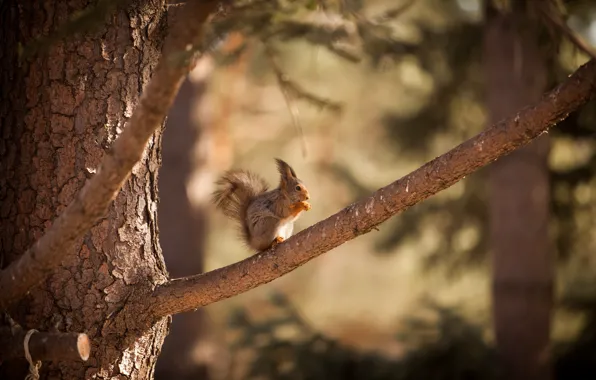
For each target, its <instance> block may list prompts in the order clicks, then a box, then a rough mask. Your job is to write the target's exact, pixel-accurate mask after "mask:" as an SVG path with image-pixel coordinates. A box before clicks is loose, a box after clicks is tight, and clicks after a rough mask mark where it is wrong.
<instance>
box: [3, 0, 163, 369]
mask: <svg viewBox="0 0 596 380" xmlns="http://www.w3.org/2000/svg"><path fill="white" fill-rule="evenodd" d="M8 3H9V4H10V3H16V2H8ZM9 4H7V2H2V3H1V7H2V8H3V9H2V11H1V12H0V13H1V14H2V18H3V21H6V22H2V23H0V31H1V32H0V33H1V36H2V39H3V44H5V42H6V41H8V43H6V45H5V47H4V48H3V55H2V56H3V58H2V68H1V70H0V72H1V75H2V76H1V80H2V83H1V84H0V87H1V88H2V96H3V99H2V109H1V110H0V111H1V115H0V116H1V117H2V123H1V124H2V125H1V127H2V133H1V134H0V136H2V137H1V138H0V162H1V173H0V174H1V178H0V181H1V182H0V200H1V207H0V210H2V211H1V213H0V231H1V232H0V247H1V250H2V251H1V254H2V258H3V260H4V261H3V266H6V265H7V264H8V262H10V261H12V260H14V259H15V258H16V257H18V255H19V254H21V253H22V252H24V251H25V250H26V249H27V248H28V247H29V246H30V245H31V244H33V243H34V242H35V241H36V240H37V239H38V238H39V237H40V235H41V234H42V233H43V232H44V230H45V229H46V228H47V227H48V226H49V225H50V224H51V223H52V220H53V219H54V218H55V217H56V216H57V215H58V214H59V213H60V212H61V211H62V210H63V209H64V208H65V207H66V206H67V205H68V203H69V202H70V201H71V200H72V199H73V197H74V196H75V195H76V194H77V192H78V190H80V189H81V187H82V186H83V184H84V183H85V180H86V179H87V178H88V177H89V176H91V175H93V173H94V171H95V170H96V168H97V167H98V164H99V162H100V160H101V158H102V156H103V154H104V152H105V151H106V150H107V149H109V147H110V145H111V144H112V142H113V141H114V139H115V138H116V137H117V135H118V134H119V133H120V132H121V131H122V129H124V128H126V126H125V124H126V121H127V118H128V117H130V115H131V112H132V110H133V108H134V107H135V105H136V103H137V100H138V98H139V95H140V93H141V90H142V88H143V87H144V86H145V85H146V83H147V81H148V79H149V78H150V76H151V73H152V70H153V68H154V67H155V65H156V64H157V61H158V58H159V53H160V49H161V44H162V40H163V37H164V25H165V24H164V22H163V20H164V16H165V6H164V2H163V1H153V2H132V3H131V4H132V5H130V6H129V7H128V8H127V9H126V10H118V11H117V12H116V14H114V15H112V16H110V17H107V18H106V20H105V25H104V26H103V27H102V28H101V30H100V31H99V32H98V33H95V34H93V35H86V36H85V37H79V38H72V37H70V38H68V39H67V40H66V42H60V43H58V44H56V46H54V47H52V48H51V49H50V50H49V52H48V53H47V54H45V55H40V56H37V57H35V58H34V59H33V60H32V61H30V62H23V63H21V66H20V67H18V66H17V45H16V42H17V41H18V42H19V43H20V44H22V45H25V46H26V45H27V43H28V42H30V41H32V40H33V39H34V38H36V37H38V36H40V35H47V34H48V33H50V32H51V31H53V30H55V28H56V27H57V26H59V25H61V24H62V23H63V22H65V21H66V20H67V18H68V16H69V15H72V14H73V13H74V12H76V11H79V10H81V9H83V8H84V7H85V6H87V5H88V4H89V2H87V1H77V0H75V1H69V2H63V1H57V0H44V1H33V0H27V1H19V2H18V10H17V7H16V5H9ZM7 8H8V9H7ZM15 110H18V111H15ZM160 139H161V132H157V133H156V134H155V135H154V137H153V139H152V141H151V142H150V143H149V146H148V148H147V150H146V152H145V155H144V157H143V159H142V160H141V162H139V163H138V164H137V165H136V166H135V169H134V170H133V173H132V176H131V178H130V179H129V180H128V181H127V182H126V184H125V185H124V187H123V189H122V191H121V192H120V193H119V195H118V197H117V198H116V199H115V201H114V202H113V204H112V205H111V207H110V209H109V212H108V214H107V216H106V217H105V219H103V220H102V221H101V222H100V223H98V224H97V225H96V226H95V227H94V228H93V229H92V230H91V232H90V233H89V234H88V235H87V236H86V238H85V240H84V242H82V245H80V246H77V247H73V250H76V251H78V255H74V256H73V258H72V259H71V260H67V261H65V262H63V263H62V265H61V266H60V267H59V268H58V269H57V270H56V271H55V273H53V274H52V275H51V276H50V277H49V278H48V279H47V280H46V281H45V284H44V285H43V286H41V287H39V288H36V289H35V290H34V291H33V292H31V293H30V294H29V295H28V297H27V298H26V299H23V300H22V301H21V302H19V303H18V304H17V305H16V306H15V307H13V308H12V309H11V310H10V313H11V316H12V317H13V318H14V319H15V320H16V321H17V322H18V323H20V324H21V325H22V326H23V327H24V328H25V329H30V328H35V329H37V330H40V331H56V330H57V331H73V332H85V333H87V334H88V335H89V337H90V338H91V339H92V341H93V349H92V352H91V357H90V359H89V360H88V361H87V362H85V363H81V362H58V363H43V367H42V372H43V373H44V376H43V377H46V378H50V377H51V378H61V379H70V378H72V379H83V378H91V377H96V378H116V377H117V378H120V379H147V378H150V377H151V376H152V373H153V371H154V366H155V362H156V359H157V354H158V352H159V350H160V347H161V344H162V342H163V339H164V337H165V335H166V334H167V329H168V326H167V325H168V323H167V319H163V320H161V321H160V322H158V323H156V324H155V325H154V326H152V328H151V329H149V330H144V331H143V332H142V333H141V334H140V336H137V337H136V339H135V340H134V343H133V344H128V343H125V338H127V337H129V334H131V333H132V331H135V327H136V326H135V323H136V320H135V319H134V318H127V319H125V320H126V323H123V324H121V325H119V326H110V321H113V320H114V317H115V316H117V315H118V313H119V311H120V310H121V309H122V307H123V305H124V302H125V301H126V300H127V299H128V298H129V297H134V292H133V287H134V286H135V285H140V284H146V285H155V284H159V283H163V282H165V280H166V277H167V274H166V270H165V265H164V263H163V259H162V256H161V249H160V247H159V243H158V240H157V234H158V231H157V218H156V213H157V169H158V167H159V165H160V143H161V142H160ZM108 331H109V332H110V333H109V334H108ZM7 376H8V375H4V376H3V375H0V377H1V378H9V377H7ZM22 376H23V374H19V378H22Z"/></svg>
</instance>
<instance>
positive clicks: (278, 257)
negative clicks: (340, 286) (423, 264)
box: [130, 61, 596, 323]
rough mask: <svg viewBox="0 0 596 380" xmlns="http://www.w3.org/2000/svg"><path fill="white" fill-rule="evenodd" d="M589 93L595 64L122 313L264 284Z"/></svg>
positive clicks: (537, 130) (163, 309) (189, 303)
mask: <svg viewBox="0 0 596 380" xmlns="http://www.w3.org/2000/svg"><path fill="white" fill-rule="evenodd" d="M595 90H596V61H590V62H588V63H587V64H585V65H584V66H582V67H580V68H579V69H578V70H577V71H576V72H575V73H574V74H573V75H571V76H570V77H569V78H568V79H567V80H566V81H565V82H564V83H562V84H561V85H559V86H558V87H557V88H555V89H554V90H552V91H551V92H549V93H548V94H545V96H544V97H543V98H542V100H541V101H539V102H538V103H536V104H534V105H532V106H528V107H526V108H524V109H522V110H521V111H519V112H518V113H517V114H515V115H511V116H510V117H509V118H507V119H504V120H502V121H500V122H498V123H496V124H495V125H493V126H491V127H490V128H488V129H487V130H485V131H484V132H482V133H480V134H478V135H477V136H475V137H473V138H471V139H469V140H468V141H466V142H464V143H462V144H460V145H459V146H457V147H455V148H453V149H452V150H450V151H449V152H447V153H445V154H443V155H442V156H440V157H437V158H435V159H434V160H432V161H430V162H428V163H427V164H425V165H424V166H422V167H421V168H419V169H417V170H415V171H414V172H412V173H410V174H408V175H407V176H405V177H403V178H401V179H399V180H397V181H395V182H393V183H392V184H389V185H388V186H386V187H384V188H382V189H379V190H377V191H376V192H375V193H373V194H372V195H371V196H370V197H367V198H365V199H363V200H361V201H359V202H356V203H354V204H352V205H350V206H348V207H346V208H345V209H343V210H341V211H340V212H338V213H337V214H335V215H332V216H330V217H329V218H327V219H325V220H323V221H321V222H319V223H317V224H315V225H314V226H311V227H309V228H308V229H306V230H303V231H301V232H300V233H298V234H296V235H294V236H293V237H291V238H290V239H288V240H287V241H285V242H284V243H281V244H279V245H278V246H276V248H274V249H270V250H267V251H265V252H263V253H260V254H257V255H255V256H252V257H250V258H248V259H245V260H243V261H240V262H238V263H235V264H232V265H229V266H227V267H224V268H220V269H217V270H214V271H211V272H207V273H205V274H203V275H197V276H191V277H187V278H180V279H175V280H171V281H169V282H168V283H166V284H164V285H161V286H159V287H157V289H155V291H154V292H153V296H152V297H151V298H147V299H144V300H142V301H141V302H139V303H138V304H137V305H130V306H131V307H133V308H134V309H135V310H138V311H137V313H138V314H140V315H144V316H146V317H147V322H148V323H150V322H151V321H152V320H156V319H159V318H161V317H163V316H166V315H170V314H176V313H180V312H185V311H190V310H194V309H196V308H199V307H201V306H205V305H208V304H210V303H213V302H217V301H220V300H222V299H225V298H228V297H232V296H234V295H236V294H240V293H243V292H246V291H248V290H250V289H252V288H254V287H256V286H258V285H261V284H264V283H267V282H270V281H272V280H274V279H276V278H278V277H280V276H282V275H283V274H285V273H288V272H290V271H292V270H294V269H296V268H297V267H299V266H300V265H303V264H304V263H306V262H308V261H310V260H312V259H314V258H316V257H317V256H319V255H321V254H323V253H325V252H327V251H330V250H331V249H333V248H335V247H337V246H339V245H341V244H343V243H345V242H347V241H349V240H351V239H354V238H356V237H357V236H359V235H362V234H365V233H368V232H370V231H371V230H373V229H375V227H376V226H377V225H379V224H380V223H383V222H384V221H385V220H387V219H389V218H390V217H392V216H394V215H396V214H397V213H399V212H401V211H404V210H406V209H407V208H409V207H411V206H413V205H415V204H416V203H419V202H421V201H423V200H425V199H427V198H428V197H430V196H432V195H433V194H436V193H437V192H439V191H441V190H444V189H446V188H448V187H449V186H451V185H453V184H454V183H456V182H458V181H460V180H461V179H463V178H464V177H465V176H466V175H469V174H471V173H473V172H474V171H475V170H477V169H479V168H481V167H483V166H486V165H488V164H489V163H491V162H493V161H495V160H496V159H498V158H500V157H501V156H505V155H507V154H509V153H511V152H512V151H514V150H515V149H517V148H520V147H522V146H524V145H526V144H528V143H530V142H531V141H532V140H534V139H535V138H537V137H538V136H540V135H542V134H543V133H544V132H546V131H547V130H548V128H550V127H552V126H553V125H556V124H557V123H558V122H560V121H561V120H563V119H564V118H565V117H566V116H567V115H568V114H569V113H570V112H573V111H575V110H577V109H578V108H579V107H580V106H582V105H583V104H585V103H586V102H587V101H588V100H589V99H590V98H591V97H592V96H593V95H594V93H595Z"/></svg>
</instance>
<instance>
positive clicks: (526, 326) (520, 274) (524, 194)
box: [485, 7, 553, 380]
mask: <svg viewBox="0 0 596 380" xmlns="http://www.w3.org/2000/svg"><path fill="white" fill-rule="evenodd" d="M532 26H533V24H532V21H531V20H528V19H527V17H526V16H525V15H524V10H523V9H519V8H516V9H515V10H514V11H513V13H511V14H507V15H505V14H501V13H498V11H497V10H495V9H492V8H490V7H489V8H488V12H487V31H486V40H485V44H486V55H485V58H486V69H487V78H488V89H487V92H488V110H489V115H490V117H489V124H493V123H496V122H498V121H500V120H501V119H503V118H505V117H507V116H509V115H511V114H513V113H514V112H515V111H516V110H518V109H520V108H522V107H523V106H525V105H528V104H531V103H533V102H535V101H536V100H538V99H539V98H540V96H541V94H542V93H543V91H544V90H545V86H546V65H545V60H544V58H543V56H542V55H541V52H540V50H539V46H538V45H537V44H538V39H537V35H536V32H535V31H534V30H532ZM548 151H549V141H548V136H547V135H544V136H542V137H539V138H537V139H536V140H535V141H534V142H533V143H532V144H530V145H529V146H527V147H524V148H522V149H519V150H517V151H516V152H514V153H512V154H511V155H509V156H507V157H504V158H502V159H501V160H499V161H498V162H496V163H495V164H494V165H492V167H491V176H490V193H491V197H490V214H491V235H492V236H491V237H492V248H493V302H494V305H493V307H494V324H495V325H494V326H495V334H496V341H497V346H498V351H499V354H500V358H501V360H502V362H501V363H502V368H503V370H504V372H503V378H506V379H515V380H522V379H523V380H532V379H536V380H538V379H541V380H544V379H549V378H550V373H551V372H550V363H549V357H548V347H549V333H550V323H551V308H552V306H553V303H552V294H553V289H552V287H553V278H552V259H551V254H552V251H551V243H550V241H549V236H548V219H549V180H548V167H547V156H548Z"/></svg>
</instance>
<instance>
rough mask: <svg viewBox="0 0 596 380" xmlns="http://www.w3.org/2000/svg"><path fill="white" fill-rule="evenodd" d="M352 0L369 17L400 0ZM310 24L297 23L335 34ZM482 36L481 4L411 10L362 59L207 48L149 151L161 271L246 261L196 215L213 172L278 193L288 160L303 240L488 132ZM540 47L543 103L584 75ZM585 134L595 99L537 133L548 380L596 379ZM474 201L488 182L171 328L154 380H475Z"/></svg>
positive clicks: (221, 228)
mask: <svg viewBox="0 0 596 380" xmlns="http://www.w3.org/2000/svg"><path fill="white" fill-rule="evenodd" d="M349 3H350V4H351V3H354V4H356V3H357V4H356V5H353V6H355V7H356V6H357V7H358V9H359V12H360V14H361V15H363V16H364V17H368V18H371V19H374V18H375V17H378V16H379V15H382V14H383V13H384V12H386V11H387V10H389V9H394V8H395V6H396V4H398V3H399V2H396V1H389V0H361V1H354V2H349ZM408 3H409V1H408ZM400 4H401V3H400ZM403 4H406V2H403ZM566 6H567V11H568V12H569V17H568V20H567V21H568V25H569V26H570V27H571V28H572V29H573V30H574V31H575V32H577V33H578V34H579V35H580V36H582V37H583V38H584V39H585V41H587V42H588V43H591V44H596V4H595V3H594V2H591V1H571V2H567V3H566ZM314 9H315V10H314V11H312V12H310V13H308V14H305V16H304V17H305V18H307V17H310V18H314V20H315V21H314V22H318V21H317V20H322V21H320V22H321V23H324V24H326V25H327V24H333V23H336V22H337V23H340V22H341V20H336V19H334V18H333V17H334V16H333V15H334V14H336V12H335V13H334V12H329V14H327V13H326V12H325V10H324V9H321V8H317V7H315V8H314ZM317 9H318V10H317ZM404 9H405V8H404ZM484 27H485V20H484V10H483V4H482V2H481V1H479V0H416V1H413V2H412V4H411V5H409V6H408V7H407V9H405V10H404V11H403V12H401V13H400V14H399V15H397V16H396V17H394V18H389V19H387V20H386V21H384V22H383V27H379V28H377V29H374V30H373V32H374V33H377V37H378V38H373V37H371V38H370V39H368V40H367V39H363V41H362V42H361V43H362V45H361V50H362V51H364V52H365V53H366V54H362V56H363V57H364V58H362V59H359V60H355V59H346V58H345V57H341V56H338V55H337V54H335V53H333V52H330V51H329V49H326V48H325V47H322V46H320V45H318V44H315V43H312V41H309V40H308V38H293V39H288V40H287V41H284V42H283V43H280V42H278V43H277V44H275V51H274V53H272V52H271V50H270V48H269V47H268V46H266V45H265V44H263V43H261V42H260V41H258V40H256V39H254V38H251V37H247V35H246V34H244V33H239V32H231V33H229V34H227V35H226V36H225V38H222V39H221V40H219V41H217V44H216V45H217V47H216V48H214V52H217V54H215V53H214V54H211V55H209V56H208V57H205V58H202V59H201V60H200V61H199V62H198V64H197V67H196V69H195V70H194V71H193V72H192V74H191V75H190V77H189V79H188V80H187V81H186V82H185V83H184V85H183V87H182V89H181V91H180V94H179V96H178V99H177V100H176V103H175V105H174V107H173V108H172V110H171V113H170V115H169V117H168V121H167V125H166V130H165V133H164V136H163V167H162V169H161V171H160V199H161V203H160V209H159V217H160V220H159V223H160V236H161V244H162V248H163V252H164V255H165V260H166V264H167V266H168V269H169V271H170V273H171V275H172V276H175V277H179V276H186V275H191V274H195V273H198V272H202V271H208V270H212V269H215V268H219V267H222V266H225V265H228V264H231V263H234V262H236V261H238V260H241V259H243V258H245V257H247V255H248V254H249V252H248V251H247V250H246V249H245V248H244V247H243V245H242V243H241V242H240V241H239V240H238V239H237V235H236V230H235V225H234V224H233V222H232V221H230V220H228V219H226V218H225V217H224V216H223V215H221V214H220V213H218V212H216V211H215V210H214V208H213V206H212V205H211V204H210V202H209V197H210V193H211V192H212V191H213V189H214V182H215V180H216V179H217V177H218V176H219V175H220V174H222V173H223V172H224V171H225V170H228V169H230V168H244V169H249V170H253V171H254V172H256V173H258V174H260V175H261V176H263V177H264V178H266V179H267V181H268V182H269V183H271V184H272V185H273V184H276V183H277V181H278V176H277V173H276V169H275V165H274V161H273V158H274V157H280V158H283V159H284V160H286V161H287V162H289V163H290V164H291V165H292V166H293V167H294V169H295V170H296V172H297V174H298V176H299V177H300V178H301V179H302V180H303V181H304V182H305V183H306V184H307V186H308V188H309V190H310V193H311V196H312V206H313V207H312V210H311V211H309V212H307V213H305V214H303V216H302V217H301V218H300V219H299V220H298V222H297V224H296V228H295V230H297V231H299V230H302V229H304V228H306V227H308V226H310V225H312V224H314V223H316V222H317V221H319V220H322V219H324V218H326V217H328V216H330V215H332V214H334V213H335V212H337V211H339V210H341V209H342V208H344V207H346V206H348V205H349V204H351V203H352V202H354V201H356V200H358V199H360V198H362V197H365V196H367V195H369V194H370V193H371V192H373V191H374V190H376V189H378V188H379V187H382V186H384V185H386V184H388V183H390V182H392V181H394V180H396V179H398V178H400V177H401V176H403V175H405V174H407V173H409V172H411V171H412V170H414V169H416V168H418V167H419V166H421V165H422V164H424V163H425V162H427V161H428V160H430V159H432V158H434V157H436V156H438V155H440V154H442V153H444V152H446V151H447V150H449V149H451V148H452V147H454V146H455V145H457V144H459V143H460V142H462V141H464V140H465V139H467V138H469V137H471V136H473V135H475V134H476V133H478V132H480V131H481V130H482V129H483V128H486V127H487V120H488V116H487V112H486V78H485V76H486V74H485V68H484V61H483V33H484ZM379 36H381V37H379ZM379 41H384V43H381V42H379ZM555 41H556V46H555V47H547V48H548V49H550V50H549V51H550V52H551V60H552V62H550V63H549V70H548V83H549V84H550V87H552V85H554V84H556V83H559V82H560V81H562V80H564V78H565V77H566V76H567V75H568V74H570V73H571V72H573V71H574V70H575V69H576V68H577V67H578V66H579V65H581V64H583V63H584V62H586V61H587V56H586V55H584V54H583V53H581V52H579V51H578V50H577V49H576V48H574V47H573V46H572V44H571V43H570V42H569V41H568V40H566V39H564V38H562V39H560V40H555ZM282 73H283V75H280V74H282ZM280 78H281V81H282V82H283V80H284V79H287V80H288V81H291V83H293V84H294V85H296V84H298V85H299V87H300V88H301V89H303V90H304V91H305V92H308V93H311V94H316V96H317V97H318V98H320V99H319V100H324V102H325V103H328V104H327V106H321V105H319V106H317V104H315V103H316V102H315V101H312V100H309V99H305V98H303V97H300V96H297V95H296V93H292V92H288V91H287V89H286V90H284V86H283V83H281V82H280ZM280 84H281V85H280ZM595 123H596V103H595V102H594V101H592V102H591V103H589V104H588V105H587V106H585V107H583V108H582V110H581V111H580V112H577V113H574V114H572V115H570V117H569V119H567V120H566V121H564V122H563V123H561V125H559V126H558V127H557V128H554V129H553V130H552V131H551V132H550V134H549V136H550V143H551V150H550V153H549V176H550V180H551V188H550V193H551V216H550V222H549V223H550V227H551V228H550V236H551V239H552V242H553V246H554V248H555V255H556V269H555V278H556V300H555V308H554V321H553V327H552V333H551V339H552V342H553V354H552V355H553V356H552V360H553V363H554V365H555V371H556V373H557V374H558V376H557V377H558V378H579V377H574V373H576V372H574V371H580V372H577V373H582V372H581V371H592V372H591V373H592V374H594V373H595V372H594V371H596V370H595V368H596V356H595V354H594V352H596V351H594V349H595V348H596V340H595V339H596V335H594V332H593V330H594V329H593V318H592V313H593V311H594V310H596V308H595V306H596V282H595V280H594V278H595V276H594V275H595V273H596V255H595V252H596V232H594V228H593V226H594V225H596V206H595V204H596V203H595V202H594V199H595V198H596V176H595V174H596V165H595V164H596V140H595V138H596V134H595V131H596V127H595V125H596V124H595ZM489 201H490V199H489V197H488V196H487V169H483V170H480V171H479V172H477V173H475V174H474V175H472V176H469V177H468V178H466V179H465V180H463V181H461V182H459V183H457V184H456V185H455V186H453V187H451V188H449V189H448V190H446V191H444V192H441V193H439V194H437V195H436V196H434V197H432V198H431V199H429V200H427V201H425V202H423V203H421V204H419V205H417V206H415V207H412V208H411V209H409V210H408V211H406V212H404V213H403V214H400V215H398V216H396V217H394V218H392V219H391V220H389V221H388V222H386V223H385V224H382V225H381V226H380V227H379V231H372V232H371V233H369V234H366V235H363V236H361V237H359V238H357V239H355V240H353V241H350V242H348V243H346V244H344V245H342V246H340V247H338V248H336V249H334V250H333V251H331V252H328V253H326V254H324V255H322V256H321V257H319V258H317V259H315V260H313V261H311V262H309V263H308V264H306V265H304V266H303V267H300V268H298V269H297V270H295V271H294V272H292V273H290V274H288V275H286V276H284V277H282V278H280V279H278V280H276V281H273V282H272V283H270V284H267V285H265V286H261V287H259V288H257V289H255V290H252V291H250V292H247V293H246V294H242V295H239V296H237V297H234V298H232V299H229V300H225V301H222V302H219V303H217V304H214V305H210V306H208V307H206V308H203V309H201V310H198V311H196V312H194V313H187V314H184V315H180V316H176V317H174V320H173V325H172V332H171V334H170V336H169V337H168V339H167V340H166V344H165V346H164V349H163V355H162V356H161V357H160V359H159V362H158V368H157V374H156V376H157V378H158V379H160V378H161V379H165V378H170V377H171V376H174V375H175V376H176V377H177V378H185V377H184V376H189V377H188V378H195V379H203V378H204V379H245V378H262V379H278V378H280V379H281V378H288V379H290V378H291V379H340V378H341V379H344V378H350V379H410V378H411V379H414V378H415V379H422V378H425V379H427V378H432V379H463V378H466V379H475V378H478V379H480V378H483V379H484V378H490V377H491V376H493V375H494V373H495V368H494V363H495V360H494V349H493V344H494V337H493V332H492V321H491V299H490V268H489V265H490V254H491V246H490V243H489V238H488V236H489V231H488V228H489V226H488V209H489V205H488V202H489ZM520 323H522V322H520ZM523 323H527V321H526V322H523ZM528 328H531V326H529V327H528ZM586 373H587V372H586ZM189 374H190V375H189Z"/></svg>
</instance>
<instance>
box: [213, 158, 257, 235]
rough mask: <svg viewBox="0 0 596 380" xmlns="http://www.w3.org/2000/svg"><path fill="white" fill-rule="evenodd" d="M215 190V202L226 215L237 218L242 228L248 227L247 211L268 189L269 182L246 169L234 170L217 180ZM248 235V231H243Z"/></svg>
mask: <svg viewBox="0 0 596 380" xmlns="http://www.w3.org/2000/svg"><path fill="white" fill-rule="evenodd" d="M216 185H217V189H216V190H215V191H214V192H213V203H214V204H215V207H216V208H217V209H219V210H221V211H222V212H223V213H224V215H226V216H227V217H229V218H232V219H235V220H237V221H238V222H239V223H240V226H241V228H243V229H245V228H246V211H247V210H248V206H249V205H250V202H251V201H252V200H253V199H254V198H255V197H256V196H257V195H260V194H262V193H264V192H266V191H267V190H268V185H267V182H265V181H264V180H263V179H262V178H261V177H259V176H258V175H256V174H254V173H251V172H248V171H244V170H232V171H229V172H227V173H225V174H224V175H223V176H221V178H220V179H219V180H218V181H217V182H216ZM242 232H243V234H244V235H248V231H242Z"/></svg>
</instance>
